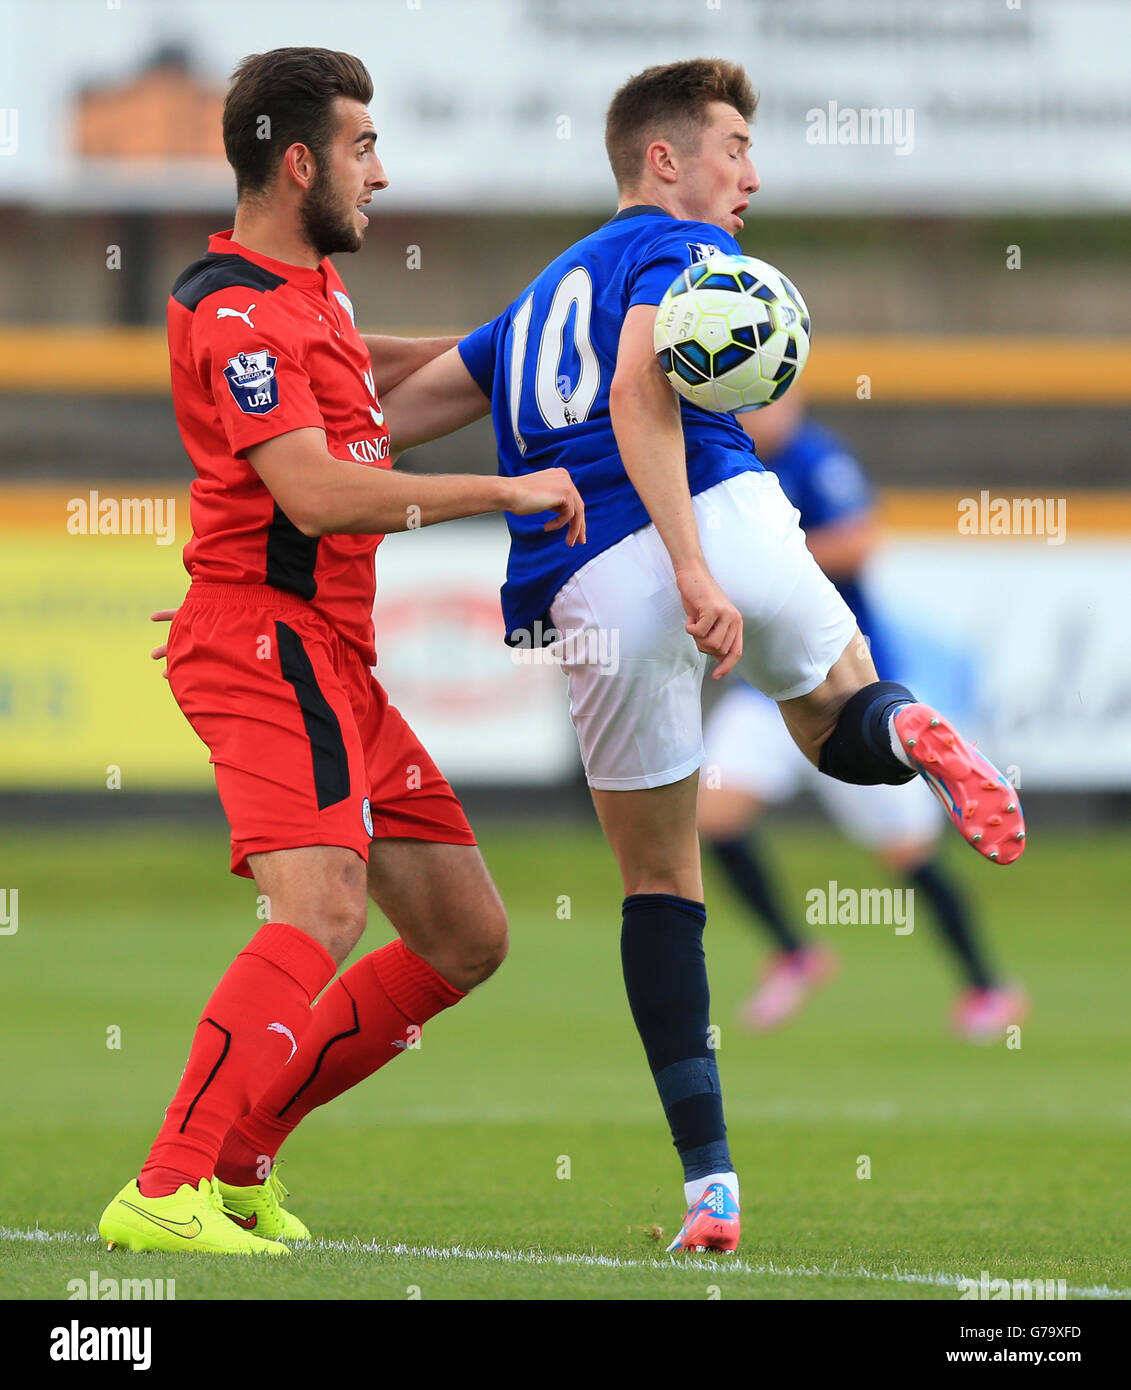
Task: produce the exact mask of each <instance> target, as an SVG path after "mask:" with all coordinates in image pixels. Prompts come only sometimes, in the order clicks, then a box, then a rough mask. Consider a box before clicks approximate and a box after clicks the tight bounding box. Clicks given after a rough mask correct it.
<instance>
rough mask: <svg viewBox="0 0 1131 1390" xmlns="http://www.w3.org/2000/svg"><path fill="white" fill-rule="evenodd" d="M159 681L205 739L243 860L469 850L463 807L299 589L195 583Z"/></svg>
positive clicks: (360, 662)
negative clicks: (423, 844) (384, 849)
mask: <svg viewBox="0 0 1131 1390" xmlns="http://www.w3.org/2000/svg"><path fill="white" fill-rule="evenodd" d="M168 668H169V684H170V686H171V687H172V691H173V695H174V697H175V698H176V701H177V704H178V705H179V706H180V707H181V710H182V712H183V713H184V715H185V717H186V718H187V719H188V721H189V723H190V724H191V725H192V727H193V729H194V730H195V731H196V733H197V734H198V735H199V737H200V738H201V739H202V740H203V742H204V743H205V744H207V746H208V749H209V751H210V752H211V754H212V758H211V761H212V763H213V765H214V767H215V768H216V786H217V788H218V790H219V793H220V800H221V802H222V803H223V806H224V812H225V814H226V815H227V817H228V823H229V825H230V826H231V829H232V872H233V873H235V874H241V875H242V876H243V877H244V878H251V877H252V874H251V870H250V869H249V868H248V864H247V856H248V855H249V854H258V853H260V852H263V851H266V850H275V849H297V848H300V847H302V846H305V845H343V846H345V847H346V848H348V849H353V850H356V851H357V852H358V854H360V855H361V857H362V859H364V860H366V861H368V858H369V841H370V839H371V838H378V839H387V838H393V837H403V838H406V839H411V840H434V841H438V842H440V843H442V844H450V845H473V844H475V836H474V834H473V833H472V830H471V826H470V825H469V824H468V823H467V817H466V816H465V815H464V812H463V807H462V806H461V805H460V803H459V800H458V799H457V797H456V795H455V793H454V792H453V791H452V789H451V787H450V786H449V785H448V783H447V780H446V779H445V778H444V776H443V775H442V774H441V772H440V770H439V768H437V766H436V764H435V763H434V762H433V761H432V759H431V758H430V757H429V756H428V754H427V752H425V750H424V747H423V746H422V744H421V743H420V741H419V740H418V739H417V737H416V735H415V734H414V733H413V732H412V730H411V729H410V728H409V726H408V725H407V724H406V723H405V721H404V719H403V718H402V716H401V715H400V713H399V712H398V711H397V710H396V709H394V708H393V706H392V705H390V704H389V697H388V695H386V693H385V691H384V690H383V689H382V687H381V686H380V684H379V683H378V682H377V681H376V680H375V679H374V678H373V675H372V673H371V672H370V670H369V667H368V666H367V665H366V663H365V659H364V657H362V656H361V655H360V654H359V653H358V652H357V650H356V649H355V648H353V647H351V646H350V645H349V643H347V642H346V641H345V640H344V639H343V638H341V637H339V636H338V635H337V634H336V633H335V631H334V630H333V628H332V627H330V625H329V624H328V623H327V622H326V620H325V619H324V618H323V617H321V615H320V614H318V613H317V612H316V611H315V610H314V609H313V608H312V607H311V606H310V604H309V603H307V602H306V601H305V600H304V599H301V598H299V597H298V595H297V594H288V593H285V592H283V591H282V590H281V589H273V588H270V587H268V586H266V585H251V586H248V587H244V586H241V585H235V584H193V585H191V586H190V588H189V591H188V594H187V595H186V597H185V601H184V603H183V604H182V605H181V607H180V608H179V609H178V610H177V614H176V617H175V618H174V619H173V623H172V627H171V628H170V631H169V655H168Z"/></svg>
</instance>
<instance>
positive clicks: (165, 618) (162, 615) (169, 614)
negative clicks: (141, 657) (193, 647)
mask: <svg viewBox="0 0 1131 1390" xmlns="http://www.w3.org/2000/svg"><path fill="white" fill-rule="evenodd" d="M176 611H177V610H176V609H175V608H159V609H158V610H157V612H156V613H150V615H149V621H150V622H151V623H171V622H172V621H173V615H174V614H175V613H176ZM168 650H169V644H168V642H162V643H161V645H160V646H159V647H154V648H153V650H152V651H151V652H150V653H149V655H150V656H151V657H152V658H153V660H154V661H164V659H165V653H166V652H167V651H168ZM161 674H162V675H163V676H164V677H165V679H166V680H168V679H169V668H168V666H166V667H165V668H164V670H163V671H162V672H161Z"/></svg>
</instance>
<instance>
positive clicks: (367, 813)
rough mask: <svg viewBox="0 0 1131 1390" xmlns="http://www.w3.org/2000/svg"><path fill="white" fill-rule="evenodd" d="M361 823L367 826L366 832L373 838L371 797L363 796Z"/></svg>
mask: <svg viewBox="0 0 1131 1390" xmlns="http://www.w3.org/2000/svg"><path fill="white" fill-rule="evenodd" d="M361 823H362V825H364V826H365V833H366V834H367V835H368V836H369V838H370V839H371V840H372V838H373V812H372V811H371V810H370V809H369V798H368V797H367V796H363V797H362V798H361Z"/></svg>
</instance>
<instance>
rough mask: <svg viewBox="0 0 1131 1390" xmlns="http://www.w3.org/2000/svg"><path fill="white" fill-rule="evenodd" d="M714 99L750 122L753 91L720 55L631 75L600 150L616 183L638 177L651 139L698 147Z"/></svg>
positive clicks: (608, 118)
mask: <svg viewBox="0 0 1131 1390" xmlns="http://www.w3.org/2000/svg"><path fill="white" fill-rule="evenodd" d="M713 101H725V102H726V103H727V105H728V106H733V107H734V108H735V110H736V111H737V112H738V114H739V115H740V116H741V117H742V119H743V120H744V121H749V120H750V119H751V117H752V116H753V115H754V110H755V108H756V107H757V105H758V95H757V93H756V92H755V91H754V89H753V87H751V85H750V79H749V77H747V75H746V73H745V72H744V71H743V69H742V68H741V67H740V66H739V65H738V64H737V63H728V62H727V60H726V59H725V58H689V59H686V60H685V61H683V62H680V63H664V64H660V65H658V66H656V67H651V68H645V69H644V71H643V72H639V73H637V74H636V76H635V77H630V78H629V79H628V81H627V82H626V83H625V84H624V86H623V87H621V89H620V90H619V91H618V92H617V94H616V96H615V97H613V99H612V102H611V103H610V105H609V110H608V114H607V115H606V117H605V149H606V150H607V151H608V153H609V163H610V164H611V165H612V166H613V177H614V178H615V179H616V181H617V187H618V188H625V187H626V186H627V187H631V185H632V184H633V182H634V181H635V180H636V179H637V178H639V177H640V174H641V171H642V168H643V164H644V151H645V150H646V149H647V148H648V145H649V144H650V143H651V142H652V141H653V140H656V139H665V138H666V139H670V140H671V141H672V143H673V144H674V145H676V146H677V147H678V148H680V149H682V150H684V151H687V150H693V149H695V148H697V147H698V143H699V137H700V135H701V134H702V131H703V127H704V126H705V125H706V124H707V107H708V106H709V105H710V104H711V103H712V102H713Z"/></svg>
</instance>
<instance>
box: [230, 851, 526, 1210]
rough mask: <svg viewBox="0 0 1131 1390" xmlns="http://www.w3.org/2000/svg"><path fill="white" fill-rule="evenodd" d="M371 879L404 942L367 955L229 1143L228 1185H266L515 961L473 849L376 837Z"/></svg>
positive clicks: (333, 989)
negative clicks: (281, 1163) (383, 1072)
mask: <svg viewBox="0 0 1131 1390" xmlns="http://www.w3.org/2000/svg"><path fill="white" fill-rule="evenodd" d="M368 882H369V888H370V892H371V894H372V896H373V898H374V900H375V902H376V903H377V905H378V906H379V907H380V908H381V911H382V912H384V914H385V916H386V917H388V919H389V921H390V922H391V923H392V924H393V926H394V927H395V928H396V930H397V932H398V934H399V940H397V941H392V942H390V943H389V944H388V945H387V946H382V947H381V949H380V950H378V951H372V952H370V953H369V954H368V955H366V956H363V957H362V959H361V960H359V961H357V962H356V963H355V964H354V965H352V966H351V967H350V968H349V969H348V970H347V971H346V972H345V973H344V974H343V975H342V976H341V977H340V978H339V979H337V980H335V981H334V983H333V984H332V985H331V986H330V988H329V989H328V990H327V991H326V993H325V994H324V995H323V996H322V998H321V999H320V1000H319V1001H318V1003H317V1004H316V1005H315V1007H314V1009H313V1011H312V1020H311V1026H310V1028H309V1029H308V1031H307V1033H306V1036H305V1037H304V1039H303V1041H302V1043H301V1044H300V1046H299V1048H298V1051H297V1052H296V1053H295V1055H294V1058H293V1060H292V1061H290V1062H289V1063H288V1065H287V1066H285V1067H284V1068H283V1069H282V1070H281V1071H279V1072H278V1073H277V1074H276V1075H275V1077H274V1078H273V1079H272V1080H271V1082H270V1085H269V1086H268V1087H267V1089H266V1090H265V1091H264V1092H263V1094H262V1095H261V1096H260V1097H259V1099H258V1101H257V1103H256V1105H255V1106H254V1108H253V1109H252V1111H251V1113H250V1114H249V1115H246V1116H245V1117H244V1118H243V1119H241V1120H240V1121H239V1123H238V1124H236V1125H234V1126H233V1128H232V1130H231V1132H230V1133H229V1135H228V1137H227V1138H226V1139H225V1141H224V1146H223V1150H222V1151H221V1154H220V1159H219V1163H218V1165H217V1176H219V1178H220V1179H221V1181H223V1182H225V1183H229V1184H231V1185H233V1186H249V1185H251V1184H254V1183H261V1182H263V1180H264V1178H265V1177H266V1176H267V1173H268V1172H269V1170H270V1165H271V1163H272V1162H273V1161H274V1158H275V1155H276V1154H277V1153H278V1151H279V1148H280V1146H281V1145H282V1143H283V1141H284V1140H285V1139H286V1138H287V1136H288V1135H289V1134H290V1133H291V1131H292V1130H293V1129H294V1128H295V1126H296V1125H297V1124H298V1123H299V1121H300V1120H301V1119H302V1118H303V1117H304V1116H305V1115H308V1114H309V1113H310V1111H311V1110H314V1109H316V1108H317V1107H318V1106H320V1105H325V1104H326V1103H327V1102H328V1101H331V1100H333V1099H334V1097H335V1096H339V1095H341V1094H342V1093H343V1092H344V1091H347V1090H349V1089H350V1087H352V1086H356V1085H357V1083H358V1082H359V1081H362V1080H364V1079H365V1077H367V1076H370V1075H372V1073H373V1072H375V1071H377V1070H378V1069H379V1068H380V1067H383V1066H384V1065H385V1063H386V1062H389V1061H391V1060H392V1059H393V1058H394V1057H396V1056H397V1055H398V1054H399V1053H400V1052H402V1051H404V1050H405V1048H406V1047H409V1046H412V1045H413V1044H414V1043H416V1042H418V1041H419V1037H420V1030H421V1029H422V1028H423V1026H424V1024H425V1023H426V1022H427V1021H428V1019H430V1018H433V1017H434V1016H435V1015H436V1014H438V1013H439V1012H441V1010H443V1009H446V1008H450V1007H451V1005H452V1004H456V1003H458V1002H459V1000H460V999H462V998H463V996H464V994H465V993H466V992H467V990H469V989H472V988H473V987H474V986H475V985H477V984H479V983H480V982H481V981H483V980H485V979H486V978H487V977H488V976H489V975H491V974H493V973H494V971H495V970H496V969H497V968H498V967H499V965H500V964H501V963H502V961H503V959H504V957H505V956H506V951H507V923H506V914H505V912H504V910H503V904H502V901H501V899H500V898H499V894H498V891H497V889H496V888H495V885H494V883H493V882H492V879H491V876H490V874H489V873H488V872H487V866H486V865H485V864H484V863H483V858H482V855H481V854H480V853H479V850H478V848H477V847H476V846H474V845H446V844H438V843H435V842H432V841H428V840H409V839H389V840H374V841H373V843H372V845H371V847H370V852H369V874H368Z"/></svg>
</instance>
